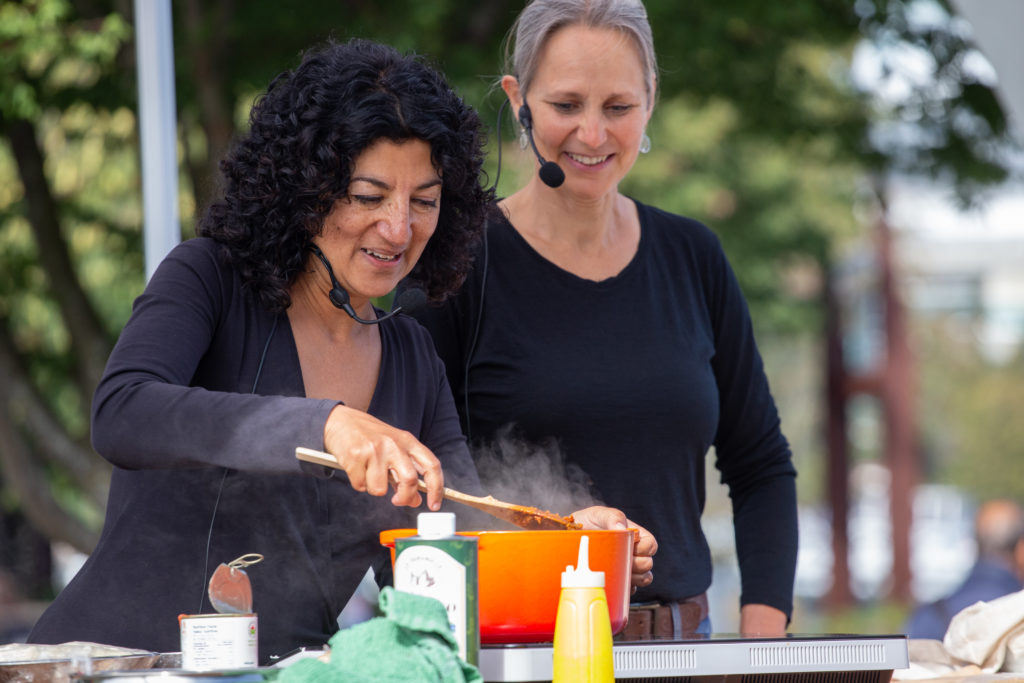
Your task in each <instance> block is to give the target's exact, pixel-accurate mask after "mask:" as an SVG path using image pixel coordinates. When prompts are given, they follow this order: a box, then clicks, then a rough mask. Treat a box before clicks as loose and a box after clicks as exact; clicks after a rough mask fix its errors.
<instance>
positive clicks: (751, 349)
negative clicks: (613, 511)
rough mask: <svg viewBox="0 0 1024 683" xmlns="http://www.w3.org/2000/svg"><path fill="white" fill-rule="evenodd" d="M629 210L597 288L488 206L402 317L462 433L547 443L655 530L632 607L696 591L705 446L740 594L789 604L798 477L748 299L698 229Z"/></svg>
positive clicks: (704, 572)
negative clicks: (465, 256)
mask: <svg viewBox="0 0 1024 683" xmlns="http://www.w3.org/2000/svg"><path fill="white" fill-rule="evenodd" d="M637 207H638V211H639V217H640V225H641V233H640V243H639V248H638V251H637V253H636V255H635V257H634V258H633V260H632V262H631V263H629V264H628V265H627V266H626V268H625V269H623V271H622V272H621V273H619V274H618V275H616V276H614V277H611V278H608V279H606V280H602V281H600V282H595V281H592V280H586V279H582V278H579V277H577V276H575V275H573V274H572V273H569V272H567V271H565V270H563V269H561V268H559V267H558V266H556V265H554V264H553V263H551V262H550V261H548V260H546V259H545V258H544V257H542V256H541V255H540V254H539V253H537V252H536V251H535V250H534V249H533V248H531V247H530V245H529V244H528V243H527V242H526V241H525V240H524V239H523V238H522V237H521V236H520V235H519V234H518V233H517V232H516V230H515V229H514V228H513V227H512V225H511V224H509V223H508V221H507V220H505V219H504V217H502V216H499V215H497V212H495V214H496V215H495V216H494V217H493V218H492V220H491V221H490V222H489V224H488V228H487V240H486V243H485V246H484V250H485V251H486V254H483V253H482V254H480V255H479V256H478V258H477V263H476V267H475V270H474V271H473V273H472V274H471V275H470V276H469V278H468V280H467V281H466V283H465V285H464V286H463V287H462V289H461V291H460V293H459V295H458V296H457V297H454V298H452V299H449V300H448V301H446V302H445V303H444V304H443V305H442V306H441V307H434V306H431V307H426V308H424V309H422V310H420V311H418V312H416V313H415V314H414V315H415V317H417V319H419V320H420V322H422V323H423V324H424V325H425V326H426V327H427V329H429V330H430V332H431V335H432V336H433V338H434V342H435V345H436V347H437V350H438V353H439V355H440V356H441V358H442V359H443V360H444V362H445V365H446V368H447V372H448V378H449V383H450V384H451V386H452V389H453V391H454V393H455V399H456V400H455V403H456V406H457V407H458V409H459V411H460V416H461V419H462V422H463V427H464V429H465V430H466V431H467V434H468V435H469V436H470V439H471V441H473V442H474V443H475V442H478V441H483V442H487V441H488V440H490V439H493V438H494V437H495V435H496V434H498V433H499V432H500V431H502V428H503V427H505V426H506V425H508V424H514V425H515V428H516V433H517V435H518V436H523V437H525V438H526V439H527V440H529V441H535V442H538V443H540V442H547V441H549V439H550V437H554V438H555V439H557V443H558V444H559V446H560V448H561V452H562V455H563V456H564V457H565V459H566V461H567V462H568V463H570V464H575V465H578V466H579V467H580V468H582V470H583V471H584V472H585V473H586V475H587V476H588V477H589V479H590V481H591V485H592V490H593V492H594V493H595V494H596V496H597V497H598V498H599V499H600V500H601V501H603V502H604V503H605V504H607V505H610V506H613V507H617V508H620V509H622V510H623V511H625V512H626V514H627V515H628V516H629V518H630V519H632V520H633V521H635V522H636V523H638V524H641V525H643V526H644V527H646V528H647V529H649V530H650V531H651V532H652V533H653V534H654V535H655V537H656V538H657V540H658V544H659V550H658V553H657V556H656V557H655V567H654V582H653V584H651V585H650V586H649V587H646V588H642V589H640V590H639V591H638V592H637V593H636V594H635V596H634V601H637V602H643V601H650V600H659V601H668V600H676V599H681V598H684V597H689V596H692V595H696V594H699V593H701V592H702V591H704V590H706V589H707V588H708V586H709V585H710V584H711V579H712V576H711V574H712V566H711V555H710V552H709V548H708V544H707V541H706V539H705V537H704V534H703V531H702V528H701V514H702V512H703V509H704V502H705V488H704V481H705V479H704V477H705V472H704V467H705V457H706V455H707V454H708V452H709V449H710V448H711V447H712V446H714V453H715V454H716V456H717V457H716V460H715V465H716V467H717V468H718V469H719V470H720V471H721V477H722V481H723V482H724V483H725V484H727V485H728V487H729V492H730V496H731V499H732V505H733V513H734V523H735V535H736V546H737V553H738V557H739V565H740V570H741V574H742V595H741V602H742V603H743V604H747V603H760V604H767V605H771V606H773V607H776V608H778V609H780V610H782V611H784V612H785V613H786V614H787V615H790V614H791V611H792V599H793V577H794V572H795V566H796V550H797V517H796V493H795V481H794V480H795V474H796V472H795V469H794V467H793V464H792V461H791V455H790V450H789V446H788V444H787V442H786V439H785V438H784V436H783V435H782V433H781V431H780V422H779V417H778V414H777V411H776V407H775V403H774V401H773V399H772V396H771V393H770V391H769V387H768V382H767V379H766V377H765V374H764V371H763V367H762V362H761V358H760V354H759V353H758V350H757V346H756V343H755V340H754V334H753V331H752V328H751V321H750V317H749V313H748V310H747V305H746V302H745V300H744V298H743V295H742V293H741V291H740V287H739V285H738V283H737V281H736V278H735V276H734V273H733V271H732V269H731V267H730V266H729V263H728V262H727V260H726V257H725V255H724V253H723V251H722V249H721V245H720V243H719V241H718V239H717V237H716V236H715V235H714V234H713V233H712V232H711V231H710V230H709V229H708V228H707V227H705V226H704V225H702V224H700V223H698V222H696V221H693V220H690V219H687V218H682V217H679V216H675V215H672V214H669V213H666V212H663V211H660V210H658V209H655V208H652V207H649V206H645V205H643V204H639V203H638V204H637ZM481 298H482V304H481ZM467 406H468V412H467V410H466V408H467Z"/></svg>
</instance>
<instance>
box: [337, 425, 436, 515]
mask: <svg viewBox="0 0 1024 683" xmlns="http://www.w3.org/2000/svg"><path fill="white" fill-rule="evenodd" d="M324 450H326V451H327V452H328V453H330V454H331V455H333V456H334V457H335V458H336V459H337V460H338V463H339V464H340V465H341V468H342V469H343V470H345V474H347V475H348V480H349V483H350V484H351V485H352V488H354V489H355V490H356V491H365V492H367V493H369V494H370V495H372V496H383V495H385V494H387V492H388V488H389V485H390V484H394V486H395V493H394V495H393V496H391V503H392V504H393V505H407V506H409V507H417V506H418V505H419V504H420V503H422V502H423V499H422V498H421V497H420V493H419V490H418V489H417V488H416V481H417V479H423V481H424V483H426V485H427V507H429V508H430V509H431V510H438V509H440V507H441V499H442V496H443V493H442V489H443V488H444V474H443V473H442V472H441V463H440V461H439V460H438V459H437V457H436V456H435V455H434V454H433V453H432V452H431V451H430V449H429V448H427V447H426V446H424V445H423V444H422V443H420V442H419V440H418V439H417V438H416V437H414V436H413V435H412V434H410V433H409V432H407V431H405V430H402V429H396V428H395V427H392V426H391V425H389V424H387V423H386V422H383V421H381V420H378V419H377V418H375V417H373V416H372V415H369V414H368V413H364V412H362V411H361V410H355V409H354V408H349V407H347V406H343V405H338V406H335V407H334V409H333V410H332V411H331V413H330V415H328V416H327V424H326V425H324Z"/></svg>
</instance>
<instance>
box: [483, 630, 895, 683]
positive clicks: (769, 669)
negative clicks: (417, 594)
mask: <svg viewBox="0 0 1024 683" xmlns="http://www.w3.org/2000/svg"><path fill="white" fill-rule="evenodd" d="M612 650H613V659H614V662H615V679H616V680H619V681H630V682H631V683H640V682H644V681H645V682H648V683H653V682H655V681H657V682H667V681H693V683H803V682H805V681H806V682H807V683H810V682H811V681H814V682H816V683H885V682H886V681H889V680H890V679H891V678H892V672H893V671H894V670H895V669H905V668H907V667H908V666H909V658H908V655H907V639H906V636H903V635H881V636H869V635H840V634H835V635H833V634H830V635H788V636H786V637H782V638H741V637H740V636H738V635H734V634H715V635H711V636H693V639H692V640H687V639H682V640H643V641H636V642H629V643H615V645H614V646H613V648H612ZM551 670H552V646H551V643H536V644H522V645H518V644H517V645H485V646H483V647H482V648H481V650H480V673H481V674H483V678H484V680H485V681H494V682H499V681H509V682H511V681H518V682H527V681H550V680H551Z"/></svg>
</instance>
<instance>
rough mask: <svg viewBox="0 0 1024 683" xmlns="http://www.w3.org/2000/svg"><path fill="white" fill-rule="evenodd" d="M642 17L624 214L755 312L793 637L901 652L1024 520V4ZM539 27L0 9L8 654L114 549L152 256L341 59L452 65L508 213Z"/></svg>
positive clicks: (249, 9) (221, 12)
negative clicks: (784, 475) (155, 104)
mask: <svg viewBox="0 0 1024 683" xmlns="http://www.w3.org/2000/svg"><path fill="white" fill-rule="evenodd" d="M646 6H647V9H648V13H649V15H650V18H651V23H652V26H653V29H654V33H655V43H656V47H657V50H658V56H659V60H660V66H661V70H662V71H661V80H660V83H659V89H660V92H659V99H658V103H657V106H656V108H655V111H654V116H653V119H652V122H651V124H650V127H649V130H648V132H649V134H650V137H651V139H652V141H653V146H652V151H651V152H650V154H648V155H646V156H644V157H642V158H641V159H640V160H639V162H638V163H637V166H636V167H635V169H634V170H633V172H632V173H631V174H630V176H629V177H628V178H627V181H626V182H625V183H624V185H623V188H622V189H623V190H624V191H625V192H626V193H627V194H630V195H632V196H634V197H636V198H638V199H640V200H642V201H645V202H648V203H651V204H655V205H658V206H660V207H662V208H665V209H667V210H670V211H674V212H677V213H681V214H685V215H689V216H692V217H695V218H697V219H699V220H702V221H704V222H706V223H707V224H708V225H710V226H711V227H712V228H713V229H714V230H715V231H716V232H717V233H718V234H719V235H720V236H721V239H722V241H723V243H724V245H725V248H726V251H727V253H728V255H729V257H730V259H731V260H732V263H733V265H734V267H735V269H736V271H737V273H738V276H739V278H740V281H741V284H742V286H743V288H744V291H745V293H746V295H747V297H748V299H749V301H750V304H751V309H752V313H753V317H754V321H755V325H756V327H757V331H758V339H759V343H760V345H761V350H762V353H763V354H764V357H765V363H766V367H767V370H768V374H769V377H770V380H771V382H772V387H773V391H774V393H775V395H776V399H777V401H778V404H779V408H780V412H781V415H782V419H783V428H784V431H785V432H786V434H787V436H788V437H789V439H790V441H791V442H792V445H793V448H794V455H795V459H796V464H797V467H798V470H799V477H798V493H799V498H800V505H801V510H800V523H801V529H800V533H801V541H800V555H799V564H798V571H797V582H796V595H797V606H796V611H795V613H794V618H793V623H792V626H791V631H794V632H850V633H894V632H899V631H900V630H901V628H902V625H903V623H904V620H905V619H906V616H907V614H908V612H909V610H910V609H911V607H912V606H913V605H914V604H915V603H917V602H922V601H929V600H932V599H935V598H938V597H939V596H941V595H943V594H944V593H945V592H947V591H949V590H950V589H951V588H953V587H954V586H955V585H956V584H957V583H958V582H959V581H960V580H961V579H962V578H963V576H964V575H965V574H966V572H967V571H968V570H969V569H970V567H971V565H972V563H973V561H974V556H975V553H976V548H975V541H974V538H973V515H974V510H975V508H976V506H977V505H978V503H979V502H981V501H984V500H986V499H989V498H993V497H1006V498H1012V499H1016V500H1018V501H1021V500H1024V457H1022V456H1024V421H1020V420H1015V419H1014V417H1015V414H1014V413H1015V412H1019V410H1020V406H1022V405H1024V354H1022V350H1021V339H1022V336H1024V268H1022V267H1021V266H1022V265H1024V153H1022V149H1021V145H1020V142H1021V138H1022V136H1021V131H1022V129H1024V77H1022V75H1021V69H1020V65H1021V64H1024V52H1022V49H1024V46H1022V43H1021V41H1020V40H1019V29H1020V27H1021V26H1024V3H1021V2H1018V1H1017V0H789V1H788V2H786V3H765V2H762V1H761V0H733V1H732V2H729V3H723V2H720V1H719V0H687V1H686V2H679V0H647V2H646ZM521 7H522V0H431V2H422V1H421V0H384V1H381V0H375V1H373V2H370V1H367V0H330V1H329V0H303V1H302V2H293V3H280V2H268V1H265V0H250V1H248V2H236V1H234V0H219V1H218V2H202V0H173V1H171V0H137V2H136V3H135V4H134V5H133V4H132V2H130V1H129V0H113V1H111V0H22V1H16V0H0V642H6V641H8V640H17V639H19V637H23V636H24V633H25V632H26V631H25V629H26V628H27V626H28V625H30V624H31V623H32V621H33V620H34V618H35V616H36V615H38V613H39V611H41V609H42V607H43V606H45V604H46V603H47V601H48V600H49V599H51V598H52V597H53V595H54V594H55V593H56V592H57V591H59V590H60V588H61V587H62V586H63V585H64V584H65V583H66V582H67V581H68V580H69V578H70V576H72V575H73V573H74V571H75V569H76V568H77V566H78V565H79V564H80V563H81V561H82V559H83V558H84V557H85V556H86V555H87V554H88V552H89V551H90V550H91V548H92V547H93V545H94V544H95V542H96V539H97V537H98V533H99V529H100V527H101V524H102V519H103V512H104V510H103V507H104V503H105V500H106V486H107V482H108V478H109V468H108V466H107V464H106V463H105V461H103V460H102V459H101V458H100V457H99V456H97V455H96V454H95V453H94V452H93V451H92V450H91V447H90V445H89V433H88V429H89V422H88V414H89V412H88V411H89V404H90V400H91V395H92V391H93V388H94V387H95V385H96V382H97V380H98V378H99V376H100V373H101V372H102V369H103V366H104V364H105V362H106V358H107V354H108V353H109V351H110V349H111V347H112V344H113V342H114V340H115V339H116V336H117V334H118V332H119V330H120V329H121V327H122V326H123V324H124V322H125V321H126V320H127V317H128V315H129V313H130V307H131V302H132V300H133V299H134V297H135V296H137V295H138V294H139V293H140V292H141V290H142V287H143V285H144V283H145V280H146V276H147V265H146V264H147V261H148V260H149V259H151V258H155V260H156V261H158V260H159V258H160V257H161V256H162V252H161V253H156V254H155V255H154V254H153V253H152V250H153V249H157V248H158V246H154V242H153V241H152V240H153V238H152V234H153V233H151V232H150V231H151V230H152V229H153V228H154V227H159V225H156V224H158V223H162V224H164V234H163V236H164V238H167V228H166V226H167V225H169V226H170V232H171V233H172V234H171V237H170V240H171V241H170V243H171V244H173V242H174V241H177V240H179V239H184V238H187V237H189V236H191V235H192V234H193V224H194V219H195V217H196V215H197V212H198V211H201V209H202V207H203V206H204V204H205V203H206V202H207V200H208V198H209V197H210V195H211V193H212V192H213V190H214V188H215V184H216V162H217V161H218V160H219V158H220V157H221V156H222V154H223V153H224V151H225V149H226V148H227V146H228V145H229V144H230V140H231V138H232V135H233V134H234V133H235V132H236V131H238V130H240V129H243V128H244V127H245V125H246V118H247V113H248V110H249V107H250V105H251V104H252V101H253V97H254V96H255V95H256V93H258V92H259V91H260V90H261V89H262V88H264V87H265V86H266V84H267V83H268V82H269V80H270V79H271V78H272V77H273V76H274V75H275V74H277V73H279V72H281V71H283V70H285V69H288V68H291V67H293V66H294V65H296V64H297V63H298V60H299V57H300V54H301V52H302V51H303V50H304V49H306V48H308V47H310V46H313V45H315V44H318V43H320V42H322V41H324V40H327V39H329V38H334V39H337V40H344V39H347V38H349V37H353V36H361V37H367V38H373V39H377V40H380V41H384V42H388V43H391V44H393V45H395V46H397V47H399V48H401V49H403V50H407V51H416V52H419V53H422V54H425V55H428V56H429V57H430V59H431V61H432V62H433V63H434V64H435V65H436V66H438V67H439V68H440V69H442V70H443V71H444V72H445V73H447V74H448V76H449V77H450V79H451V80H452V81H453V82H454V83H455V84H457V86H458V88H459V90H460V92H461V93H462V94H463V95H464V97H465V98H466V100H467V101H468V102H470V103H471V104H473V105H474V106H476V107H477V108H478V109H479V110H480V112H481V114H482V116H483V118H484V120H485V122H487V124H488V126H489V127H490V129H491V137H490V141H489V144H490V149H491V152H492V154H491V157H490V162H489V166H488V175H489V179H490V181H493V180H494V179H495V178H496V177H497V176H498V167H497V154H496V152H497V149H498V145H499V137H498V133H499V130H500V133H501V136H502V137H501V138H500V140H501V144H502V147H503V148H504V149H503V155H502V157H501V158H502V168H501V173H500V182H499V185H498V194H499V195H502V194H505V193H507V192H509V191H511V189H512V188H514V187H516V186H518V184H519V183H520V179H521V178H522V177H523V174H525V173H531V172H532V171H533V164H534V161H533V159H532V157H530V156H528V155H527V154H525V153H523V152H521V150H520V149H519V148H518V146H517V145H516V144H514V142H513V141H514V139H515V130H514V128H513V126H512V123H511V121H510V120H509V118H510V117H509V116H508V115H507V114H506V116H505V118H504V119H503V121H502V125H501V126H500V128H499V125H498V123H499V122H498V108H499V105H500V103H501V100H502V97H501V96H500V95H501V93H500V91H499V90H498V89H496V87H495V81H496V79H497V78H498V76H499V75H500V74H501V58H502V54H501V41H502V38H503V36H504V33H505V31H507V29H508V27H509V26H510V24H511V22H512V20H513V19H514V17H515V15H516V13H517V12H518V11H519V10H520V9H521ZM143 15H146V16H148V17H149V19H150V20H151V24H150V25H149V31H150V32H149V33H145V32H144V31H143V28H144V27H143V25H142V24H141V23H140V22H141V20H142V19H143V18H144V16H143ZM154 36H163V37H164V39H165V40H166V41H167V45H166V47H167V51H166V55H167V59H168V61H167V63H166V67H167V68H166V71H165V72H164V81H163V82H162V86H163V92H164V94H165V95H169V96H170V99H169V100H168V101H169V102H171V103H173V110H171V111H169V112H168V113H169V114H170V115H169V116H167V117H166V118H165V119H164V123H163V126H162V130H161V131H158V132H162V133H163V134H165V136H166V139H169V140H170V150H171V156H172V159H171V162H172V163H171V166H170V169H171V170H170V171H169V172H166V173H163V174H160V173H156V174H154V173H153V172H150V173H149V175H148V177H147V178H146V182H147V186H146V193H147V202H149V201H150V200H149V197H151V196H152V194H151V193H152V192H155V191H159V190H161V189H162V190H163V191H164V192H166V193H169V194H170V197H171V204H170V209H169V210H165V211H162V215H150V214H149V213H147V212H146V211H145V209H144V203H143V178H142V163H143V157H142V149H143V145H142V144H141V143H140V140H141V139H143V138H144V136H143V135H142V134H141V132H140V131H143V126H141V125H140V115H139V111H140V110H139V93H140V77H141V79H142V80H141V82H142V86H143V88H145V87H154V85H155V84H156V83H157V82H158V81H159V75H160V74H159V72H155V71H152V70H149V71H147V70H146V68H145V59H146V58H145V57H144V55H145V54H146V50H148V49H151V48H154V47H158V45H154V41H156V42H159V40H158V39H157V38H155V37H154ZM143 132H144V131H143ZM510 143H511V144H510ZM151 187H156V188H157V189H156V190H153V189H151ZM150 206H151V207H152V206H153V205H152V204H150ZM147 250H149V251H150V252H151V253H149V254H147ZM138 428H139V429H143V430H144V429H146V425H138ZM709 458H713V454H712V455H710V456H709ZM710 462H711V461H710V460H709V463H710ZM709 472H710V473H709V481H708V485H709V500H708V506H707V514H706V518H705V528H706V531H707V534H708V537H709V540H710V541H711V543H712V546H713V549H714V552H715V558H716V570H715V584H714V586H713V587H712V604H713V605H714V611H713V614H712V617H713V621H714V624H715V630H716V631H720V632H729V631H733V630H735V629H736V613H737V609H736V605H737V600H738V585H737V570H736V566H735V557H734V551H733V541H732V526H731V520H730V518H729V502H728V496H727V493H726V492H725V491H724V490H722V488H721V487H720V485H719V483H718V480H717V476H716V475H717V472H716V471H715V470H714V468H712V467H709ZM184 495H187V492H184ZM368 597H369V599H371V600H372V595H371V596H368ZM357 611H358V610H357Z"/></svg>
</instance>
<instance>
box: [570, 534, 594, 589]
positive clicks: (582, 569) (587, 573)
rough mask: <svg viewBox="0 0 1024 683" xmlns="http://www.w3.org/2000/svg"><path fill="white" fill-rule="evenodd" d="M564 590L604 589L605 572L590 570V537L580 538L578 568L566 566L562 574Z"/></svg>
mask: <svg viewBox="0 0 1024 683" xmlns="http://www.w3.org/2000/svg"><path fill="white" fill-rule="evenodd" d="M562 588H604V572H595V571H591V570H590V537H589V536H581V537H580V552H579V557H578V558H577V560H576V568H575V569H573V566H572V565H571V564H570V565H566V567H565V571H564V572H562Z"/></svg>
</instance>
